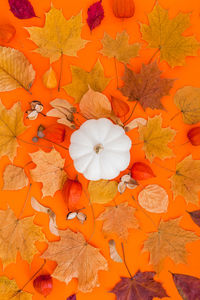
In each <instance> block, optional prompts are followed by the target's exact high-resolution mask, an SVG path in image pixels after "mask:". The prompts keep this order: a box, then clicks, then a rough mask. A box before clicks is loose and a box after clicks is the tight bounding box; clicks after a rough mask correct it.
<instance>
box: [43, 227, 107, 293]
mask: <svg viewBox="0 0 200 300" xmlns="http://www.w3.org/2000/svg"><path fill="white" fill-rule="evenodd" d="M59 235H60V241H59V242H58V241H57V242H53V243H52V242H51V243H49V247H48V249H47V250H46V251H45V252H44V254H43V255H42V257H43V258H46V259H50V260H54V261H56V262H57V264H58V265H57V267H56V269H55V270H54V272H53V274H52V276H53V277H55V278H56V279H58V280H61V281H65V282H66V284H68V283H69V282H70V280H71V279H72V278H77V279H78V289H79V290H80V291H82V292H84V293H88V292H91V291H92V289H93V288H94V287H96V286H98V285H99V284H98V271H99V270H107V262H106V260H105V258H104V257H103V256H102V255H101V254H100V252H99V249H97V248H95V247H93V246H91V245H90V244H88V243H87V242H86V240H85V239H84V237H83V235H82V234H81V233H80V232H78V233H74V232H72V231H71V230H69V229H67V230H65V231H61V230H59Z"/></svg>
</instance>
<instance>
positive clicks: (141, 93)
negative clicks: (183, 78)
mask: <svg viewBox="0 0 200 300" xmlns="http://www.w3.org/2000/svg"><path fill="white" fill-rule="evenodd" d="M161 74H162V72H161V71H160V70H159V68H158V65H157V63H156V62H153V63H151V64H148V65H142V69H141V71H140V73H138V74H137V73H135V72H134V71H132V70H131V69H129V68H127V66H125V73H124V76H123V77H122V79H123V81H124V86H123V87H122V88H120V89H119V90H120V91H121V92H122V94H123V95H124V96H126V97H128V98H129V101H139V103H140V104H141V105H142V107H143V109H146V108H147V107H150V108H152V109H164V108H163V105H162V103H161V102H160V101H161V98H162V97H164V96H166V95H169V91H170V89H171V88H172V86H173V83H174V79H168V78H161V77H160V75H161Z"/></svg>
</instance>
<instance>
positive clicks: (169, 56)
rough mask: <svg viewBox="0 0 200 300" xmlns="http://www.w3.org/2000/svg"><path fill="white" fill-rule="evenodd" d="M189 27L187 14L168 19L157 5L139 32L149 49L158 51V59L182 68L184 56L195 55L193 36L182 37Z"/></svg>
mask: <svg viewBox="0 0 200 300" xmlns="http://www.w3.org/2000/svg"><path fill="white" fill-rule="evenodd" d="M189 26H190V15H189V14H182V13H179V14H178V15H177V16H176V17H175V18H173V19H169V17H168V11H167V10H165V9H163V8H162V7H161V6H160V5H158V4H157V5H155V7H154V9H153V11H152V12H151V13H150V14H149V25H146V24H143V25H142V26H141V32H142V36H143V39H144V40H145V41H147V42H148V44H149V47H150V48H158V49H159V50H160V59H161V60H166V61H167V62H168V64H169V65H170V66H171V67H175V66H182V65H183V64H184V63H185V57H186V56H194V55H197V50H198V48H199V43H198V42H197V40H196V39H195V38H194V37H193V36H183V35H182V33H183V32H184V31H185V30H186V29H187V28H188V27H189Z"/></svg>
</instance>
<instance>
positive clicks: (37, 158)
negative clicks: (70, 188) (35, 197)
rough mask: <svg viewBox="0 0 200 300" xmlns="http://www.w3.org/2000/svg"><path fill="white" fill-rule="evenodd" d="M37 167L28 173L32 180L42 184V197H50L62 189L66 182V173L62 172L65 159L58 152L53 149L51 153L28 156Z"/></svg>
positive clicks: (39, 152) (40, 152) (36, 153)
mask: <svg viewBox="0 0 200 300" xmlns="http://www.w3.org/2000/svg"><path fill="white" fill-rule="evenodd" d="M29 155H30V156H31V158H32V161H33V162H34V163H35V164H36V165H37V167H36V168H35V169H33V170H31V171H30V173H31V176H32V179H33V180H35V181H38V182H42V184H43V188H42V193H43V196H44V197H45V196H52V197H53V195H54V194H55V192H57V191H58V190H60V189H62V187H63V185H64V182H65V180H66V173H65V171H64V170H63V167H64V164H65V159H63V158H62V157H61V155H60V153H59V152H58V151H56V150H55V149H53V150H52V151H51V152H49V153H46V152H44V151H41V150H39V151H37V152H35V153H31V154H29Z"/></svg>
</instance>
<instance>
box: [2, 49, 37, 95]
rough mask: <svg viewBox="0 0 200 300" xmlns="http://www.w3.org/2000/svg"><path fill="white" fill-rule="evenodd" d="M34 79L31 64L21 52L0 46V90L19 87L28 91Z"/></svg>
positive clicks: (6, 90)
mask: <svg viewBox="0 0 200 300" xmlns="http://www.w3.org/2000/svg"><path fill="white" fill-rule="evenodd" d="M34 79H35V71H34V70H33V66H32V65H31V64H30V62H29V61H28V59H27V58H26V57H25V56H24V54H23V53H22V52H20V51H18V50H16V49H13V48H9V47H2V46H0V92H8V91H12V90H14V89H17V88H20V87H22V88H24V89H25V90H26V91H29V90H30V88H31V86H32V84H33V81H34Z"/></svg>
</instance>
